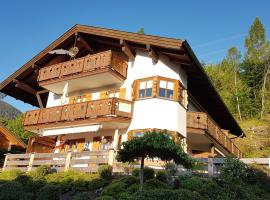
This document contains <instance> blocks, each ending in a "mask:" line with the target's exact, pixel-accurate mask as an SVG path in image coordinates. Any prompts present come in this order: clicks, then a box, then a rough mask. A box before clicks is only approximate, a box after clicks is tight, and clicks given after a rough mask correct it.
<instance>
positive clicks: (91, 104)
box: [24, 98, 133, 130]
mask: <svg viewBox="0 0 270 200" xmlns="http://www.w3.org/2000/svg"><path fill="white" fill-rule="evenodd" d="M132 109H133V102H131V101H128V100H124V99H119V98H109V99H102V100H93V101H88V102H82V103H75V104H67V105H62V106H56V107H50V108H43V109H39V110H33V111H28V112H26V114H25V118H24V128H25V129H26V130H38V129H42V128H47V127H50V128H52V127H61V126H68V125H80V124H87V123H88V124H89V123H99V122H104V121H114V120H116V121H124V122H125V121H129V120H130V119H131V117H132Z"/></svg>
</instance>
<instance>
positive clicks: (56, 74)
mask: <svg viewBox="0 0 270 200" xmlns="http://www.w3.org/2000/svg"><path fill="white" fill-rule="evenodd" d="M127 67H128V62H127V59H124V58H123V57H121V56H119V55H118V54H117V53H115V52H113V51H104V52H101V53H97V54H93V55H88V56H85V57H82V58H78V59H74V60H70V61H67V62H62V63H58V64H55V65H52V66H48V67H44V68H41V69H40V70H39V75H38V82H39V83H40V84H41V85H42V84H43V83H44V82H46V81H49V80H58V81H61V80H62V79H65V78H69V77H72V76H73V75H76V76H78V75H79V76H81V77H83V76H88V75H91V74H93V73H94V74H96V73H99V72H103V71H104V70H105V71H106V70H111V71H113V72H116V73H117V74H118V75H120V76H121V77H122V78H123V79H125V78H126V77H127Z"/></svg>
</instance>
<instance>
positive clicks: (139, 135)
mask: <svg viewBox="0 0 270 200" xmlns="http://www.w3.org/2000/svg"><path fill="white" fill-rule="evenodd" d="M143 135H144V132H135V133H133V136H134V137H142V136H143Z"/></svg>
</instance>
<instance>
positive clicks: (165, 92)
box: [159, 80, 174, 99]
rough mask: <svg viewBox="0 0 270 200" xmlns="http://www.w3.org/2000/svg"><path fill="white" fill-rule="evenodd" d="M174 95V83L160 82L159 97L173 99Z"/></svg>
mask: <svg viewBox="0 0 270 200" xmlns="http://www.w3.org/2000/svg"><path fill="white" fill-rule="evenodd" d="M173 93H174V82H171V81H165V80H160V81H159V96H160V97H164V98H168V99H173Z"/></svg>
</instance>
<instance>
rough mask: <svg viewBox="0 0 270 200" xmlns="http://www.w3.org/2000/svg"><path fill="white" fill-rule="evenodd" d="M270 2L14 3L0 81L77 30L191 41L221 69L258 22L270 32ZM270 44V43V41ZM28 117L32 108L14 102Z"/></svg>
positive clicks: (3, 35)
mask: <svg viewBox="0 0 270 200" xmlns="http://www.w3.org/2000/svg"><path fill="white" fill-rule="evenodd" d="M269 8H270V1H267V0H257V1H255V0H254V1H251V0H242V1H240V0H238V1H236V0H226V1H217V0H204V1H199V0H197V1H195V0H189V1H170V0H167V1H158V0H153V1H152V0H148V1H146V0H144V1H143V0H137V1H128V0H125V1H123V0H114V1H109V0H108V1H95V0H91V1H90V0H73V1H71V0H58V1H56V0H54V1H53V0H46V1H38V0H35V1H34V0H27V1H26V0H25V1H21V0H17V1H15V0H9V1H1V3H0V30H1V31H0V44H1V45H0V81H1V82H2V81H3V80H4V79H5V78H6V77H8V76H9V75H10V74H11V73H13V72H14V71H15V70H17V69H18V68H19V67H20V66H22V65H23V64H24V63H25V62H27V61H28V60H29V59H31V58H32V57H33V56H35V55H36V54H37V53H39V52H40V51H41V50H42V49H44V48H45V47H46V46H48V45H49V44H50V43H51V42H52V41H53V40H55V39H56V38H57V37H58V36H60V35H61V34H62V33H64V32H65V31H66V30H68V29H69V28H70V27H72V26H73V25H74V24H86V25H92V26H100V27H105V28H112V29H119V30H125V31H131V32H136V31H137V30H138V29H139V28H141V27H144V28H145V32H146V34H153V35H160V36H167V37H173V38H181V39H187V40H188V42H189V43H190V45H191V47H192V48H193V50H194V51H195V53H196V55H197V57H198V58H199V60H203V61H204V62H206V63H216V62H218V61H220V60H221V59H222V58H223V57H224V56H225V54H226V50H227V49H228V48H229V47H231V46H237V47H238V48H239V49H240V50H242V51H244V47H243V44H244V38H245V36H246V35H247V33H248V29H249V27H250V25H251V24H252V22H253V20H254V18H255V17H256V16H258V17H259V18H260V19H261V21H262V22H263V24H264V27H265V28H266V30H267V35H268V36H269V34H268V32H270V12H269ZM268 38H269V37H268ZM5 101H7V102H9V103H11V104H12V105H13V106H15V107H17V108H18V109H20V110H22V111H26V110H28V109H32V108H31V106H29V105H27V104H24V103H22V102H20V101H16V100H14V99H12V98H10V97H7V98H5Z"/></svg>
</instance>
